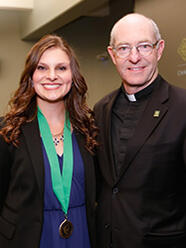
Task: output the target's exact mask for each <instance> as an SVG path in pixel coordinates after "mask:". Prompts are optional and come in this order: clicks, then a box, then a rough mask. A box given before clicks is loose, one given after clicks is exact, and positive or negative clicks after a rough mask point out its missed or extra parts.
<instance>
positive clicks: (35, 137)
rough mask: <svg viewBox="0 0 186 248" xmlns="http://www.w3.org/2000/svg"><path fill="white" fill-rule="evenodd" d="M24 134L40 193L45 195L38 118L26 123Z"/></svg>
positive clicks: (23, 128)
mask: <svg viewBox="0 0 186 248" xmlns="http://www.w3.org/2000/svg"><path fill="white" fill-rule="evenodd" d="M22 132H23V135H24V138H25V141H26V146H27V149H28V153H29V155H30V158H31V162H32V165H33V168H34V171H35V175H36V180H37V183H38V185H39V191H40V193H41V194H43V191H44V188H43V185H44V162H43V153H42V146H41V139H40V133H39V126H38V122H37V118H35V119H34V120H33V121H32V122H29V123H26V125H25V126H23V127H22Z"/></svg>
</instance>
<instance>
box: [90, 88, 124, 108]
mask: <svg viewBox="0 0 186 248" xmlns="http://www.w3.org/2000/svg"><path fill="white" fill-rule="evenodd" d="M118 92H119V88H118V89H116V90H113V91H112V92H110V93H108V94H107V95H105V96H104V97H103V98H101V99H100V100H99V101H98V102H97V103H96V104H95V106H94V108H95V109H97V108H100V107H103V106H105V105H107V104H108V103H110V101H111V100H112V99H113V98H115V97H116V96H117V95H118Z"/></svg>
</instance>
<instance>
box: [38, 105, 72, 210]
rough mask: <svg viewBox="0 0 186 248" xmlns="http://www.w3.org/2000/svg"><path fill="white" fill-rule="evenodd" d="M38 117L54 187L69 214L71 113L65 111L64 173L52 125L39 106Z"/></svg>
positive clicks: (63, 207)
mask: <svg viewBox="0 0 186 248" xmlns="http://www.w3.org/2000/svg"><path fill="white" fill-rule="evenodd" d="M37 118H38V123H39V129H40V134H41V137H42V140H43V144H44V147H45V150H46V153H47V156H48V160H49V164H50V169H51V177H52V188H53V191H54V193H55V195H56V197H57V199H58V200H59V202H60V204H61V207H62V210H63V212H64V213H65V215H67V212H68V206H69V200H70V191H71V184H72V173H73V149H72V135H71V127H70V119H69V113H68V112H67V111H66V112H65V122H64V132H63V134H64V143H63V170H62V174H61V172H60V166H59V160H58V157H57V153H56V149H55V146H54V143H53V139H52V134H51V131H50V127H49V125H48V122H47V120H46V118H45V117H44V115H43V114H42V112H41V110H40V108H39V107H38V112H37Z"/></svg>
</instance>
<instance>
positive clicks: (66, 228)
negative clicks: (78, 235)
mask: <svg viewBox="0 0 186 248" xmlns="http://www.w3.org/2000/svg"><path fill="white" fill-rule="evenodd" d="M72 231H73V225H72V223H71V222H70V221H69V220H67V219H65V220H64V221H63V222H62V223H61V225H60V226H59V234H60V236H61V237H62V238H64V239H68V238H69V237H70V236H71V235H72Z"/></svg>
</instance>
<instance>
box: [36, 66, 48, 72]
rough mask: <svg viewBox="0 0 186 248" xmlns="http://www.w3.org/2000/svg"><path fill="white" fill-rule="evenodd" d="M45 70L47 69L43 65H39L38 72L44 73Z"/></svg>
mask: <svg viewBox="0 0 186 248" xmlns="http://www.w3.org/2000/svg"><path fill="white" fill-rule="evenodd" d="M45 69H46V68H45V67H44V66H43V65H38V66H37V70H41V71H42V70H45Z"/></svg>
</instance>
